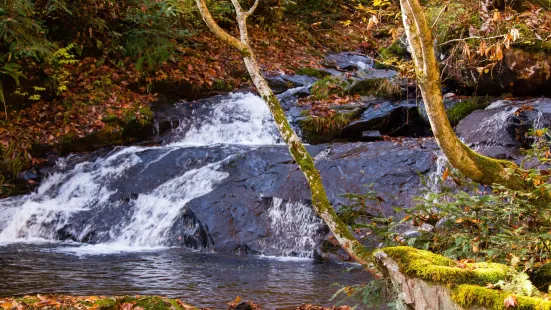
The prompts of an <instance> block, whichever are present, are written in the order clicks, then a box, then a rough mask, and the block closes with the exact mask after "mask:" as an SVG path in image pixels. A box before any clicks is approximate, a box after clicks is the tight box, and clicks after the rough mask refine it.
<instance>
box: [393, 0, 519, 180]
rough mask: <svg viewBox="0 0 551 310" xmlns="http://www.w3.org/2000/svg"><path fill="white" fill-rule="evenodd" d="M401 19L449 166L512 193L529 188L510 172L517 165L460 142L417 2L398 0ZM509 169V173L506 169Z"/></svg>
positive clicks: (433, 126) (421, 87) (427, 106)
mask: <svg viewBox="0 0 551 310" xmlns="http://www.w3.org/2000/svg"><path fill="white" fill-rule="evenodd" d="M400 6H401V8H402V19H403V23H404V27H405V29H406V35H407V38H408V41H409V44H410V47H411V54H412V57H413V61H414V63H415V72H416V75H417V80H418V84H419V89H420V90H421V95H422V96H423V101H424V104H425V108H426V110H427V114H428V117H429V120H430V125H431V127H432V132H433V133H434V136H435V138H436V141H437V143H438V145H439V146H440V149H442V151H443V152H444V154H445V155H446V157H447V158H448V160H449V162H450V164H451V165H452V166H453V167H454V168H456V169H458V170H459V171H460V172H461V173H463V174H464V175H465V176H467V177H469V178H470V179H472V180H474V181H476V182H479V183H483V184H493V183H497V184H501V185H503V186H506V187H508V188H511V189H524V188H529V187H530V184H527V183H526V182H525V181H524V180H522V178H520V177H518V175H516V174H512V171H514V170H515V169H517V168H518V167H517V165H516V164H514V163H513V162H510V161H505V160H497V159H493V158H490V157H486V156H483V155H481V154H478V153H476V152H475V151H473V150H472V149H470V148H469V147H468V146H466V145H465V144H464V143H462V142H461V141H460V140H459V138H457V136H456V134H455V132H454V131H453V128H452V126H451V125H450V122H449V120H448V117H447V115H446V110H445V108H444V104H443V101H442V92H441V90H440V72H439V69H438V62H437V60H436V56H435V54H434V46H433V40H432V34H431V30H430V27H429V25H428V23H427V21H426V19H425V14H424V12H423V8H422V7H421V5H420V3H419V0H400ZM507 168H511V169H507Z"/></svg>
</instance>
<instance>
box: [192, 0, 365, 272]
mask: <svg viewBox="0 0 551 310" xmlns="http://www.w3.org/2000/svg"><path fill="white" fill-rule="evenodd" d="M231 1H232V3H233V6H234V7H235V11H236V14H237V23H238V25H239V32H240V39H237V38H235V37H233V36H231V35H230V34H228V33H227V32H226V31H224V30H223V29H222V28H220V27H219V26H218V24H217V23H216V21H215V20H214V19H213V18H212V15H211V14H210V11H209V9H208V7H207V5H206V3H205V0H196V2H197V7H198V8H199V11H200V12H201V16H202V17H203V20H204V21H205V23H206V24H207V26H208V27H209V29H210V30H211V31H212V32H213V33H214V34H215V35H216V37H217V38H218V39H219V40H221V41H223V42H224V43H226V44H228V45H229V46H231V47H233V48H235V49H237V50H238V51H239V52H240V53H241V55H242V56H243V60H244V62H245V66H246V67H247V71H248V72H249V75H250V77H251V79H252V81H253V83H254V85H255V86H256V89H257V90H258V92H259V94H260V95H261V96H262V99H264V101H266V103H267V104H268V107H269V108H270V111H271V113H272V115H273V117H274V120H275V123H276V126H277V128H278V129H279V132H280V134H281V136H282V137H283V140H284V141H285V143H287V146H288V147H289V151H290V152H291V155H292V156H293V158H294V160H295V161H296V162H297V164H298V166H299V168H300V170H302V172H303V173H304V176H305V177H306V181H307V182H308V185H309V186H310V190H311V192H312V205H313V207H314V211H315V212H316V214H317V215H318V216H319V217H321V218H322V219H323V221H324V222H325V223H326V224H327V226H328V227H329V229H330V230H331V232H332V233H333V235H334V236H335V238H336V239H337V241H338V242H339V244H340V245H341V246H342V248H343V249H344V250H346V251H347V253H348V254H349V255H350V256H351V257H352V258H354V259H355V260H356V261H357V262H358V263H360V264H362V265H364V266H366V267H367V265H368V263H369V261H370V253H369V251H367V249H366V248H365V247H364V246H363V245H361V244H360V243H359V242H358V240H356V239H355V238H354V236H353V235H352V233H351V232H350V230H349V229H348V226H347V225H346V224H344V222H343V221H342V220H341V219H340V218H339V217H338V216H337V214H336V213H335V211H334V210H333V208H332V206H331V203H330V202H329V199H328V198H327V194H326V193H325V188H324V186H323V183H322V179H321V176H320V174H319V172H318V170H317V169H316V166H315V164H314V160H313V158H312V156H310V154H309V153H308V151H307V150H306V148H305V147H304V145H303V144H302V143H301V142H300V140H299V138H298V136H297V135H296V133H295V132H294V131H293V129H292V128H291V126H290V125H289V122H288V121H287V118H286V117H285V112H284V111H283V109H282V108H281V104H280V102H279V100H278V99H277V97H276V96H275V95H274V93H273V92H272V90H271V88H270V87H269V86H268V83H267V82H266V80H265V79H264V77H263V76H262V74H261V73H260V69H259V67H258V63H257V62H256V59H255V56H254V53H253V50H252V49H251V47H250V45H249V39H248V34H247V17H249V16H250V15H251V14H252V13H253V12H254V10H255V9H256V7H257V6H258V3H259V1H260V0H256V1H255V3H254V5H253V6H252V7H251V8H250V10H249V11H244V10H243V8H242V7H241V5H240V4H239V2H238V0H231Z"/></svg>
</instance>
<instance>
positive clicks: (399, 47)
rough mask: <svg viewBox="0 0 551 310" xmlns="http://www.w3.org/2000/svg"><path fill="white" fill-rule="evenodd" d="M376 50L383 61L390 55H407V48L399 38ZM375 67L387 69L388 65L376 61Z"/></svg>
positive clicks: (390, 56) (400, 56)
mask: <svg viewBox="0 0 551 310" xmlns="http://www.w3.org/2000/svg"><path fill="white" fill-rule="evenodd" d="M377 52H378V54H379V58H381V59H382V60H383V61H385V60H387V59H389V58H392V57H396V58H403V57H404V56H407V55H409V53H408V50H407V48H406V47H405V46H404V45H403V44H402V43H401V42H400V41H399V40H396V41H394V43H392V45H390V46H387V47H382V48H380V49H379V50H378V51H377ZM375 68H376V69H387V68H388V66H386V65H384V64H381V63H380V62H376V63H375Z"/></svg>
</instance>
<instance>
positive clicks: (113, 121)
mask: <svg viewBox="0 0 551 310" xmlns="http://www.w3.org/2000/svg"><path fill="white" fill-rule="evenodd" d="M101 121H102V122H104V123H106V124H117V123H120V120H119V118H118V117H117V116H116V115H114V114H108V115H106V116H105V117H104V118H102V119H101Z"/></svg>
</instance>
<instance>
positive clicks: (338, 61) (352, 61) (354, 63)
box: [325, 52, 373, 71]
mask: <svg viewBox="0 0 551 310" xmlns="http://www.w3.org/2000/svg"><path fill="white" fill-rule="evenodd" d="M325 62H326V65H327V67H334V68H336V69H340V70H344V71H352V70H358V69H361V70H365V69H368V68H371V67H372V66H373V60H372V59H371V58H369V57H367V56H365V55H362V54H358V53H352V52H343V53H338V54H329V55H328V56H327V57H325Z"/></svg>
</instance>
